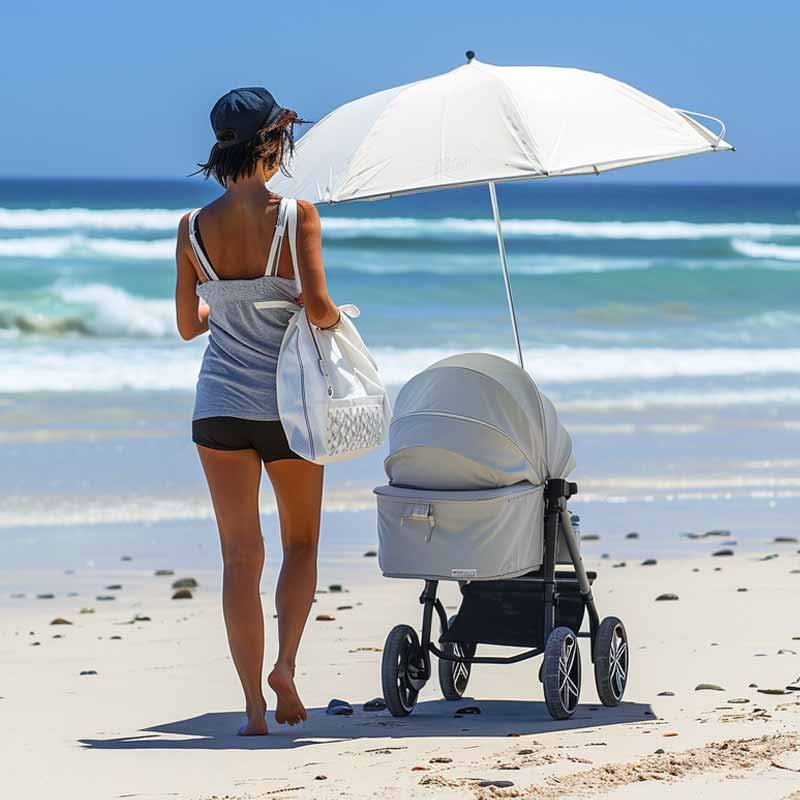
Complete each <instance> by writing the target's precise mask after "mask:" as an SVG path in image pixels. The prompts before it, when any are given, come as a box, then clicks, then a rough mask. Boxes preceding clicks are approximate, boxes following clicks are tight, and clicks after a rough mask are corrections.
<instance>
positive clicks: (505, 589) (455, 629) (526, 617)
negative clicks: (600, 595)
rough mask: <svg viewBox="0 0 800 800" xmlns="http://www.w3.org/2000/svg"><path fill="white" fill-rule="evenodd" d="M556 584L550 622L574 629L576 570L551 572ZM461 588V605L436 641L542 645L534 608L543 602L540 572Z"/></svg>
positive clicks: (578, 604) (578, 602)
mask: <svg viewBox="0 0 800 800" xmlns="http://www.w3.org/2000/svg"><path fill="white" fill-rule="evenodd" d="M587 577H588V578H589V581H590V583H592V582H594V578H595V573H593V572H589V573H587ZM526 578H527V579H526ZM556 585H557V586H558V596H557V598H556V603H555V627H557V628H558V627H561V626H565V627H567V628H571V629H572V630H573V631H579V630H580V628H581V624H582V623H583V615H584V605H583V598H582V597H581V595H580V592H579V591H578V583H577V581H576V580H575V576H574V575H568V576H564V575H563V574H559V573H556ZM461 594H462V601H461V608H460V609H459V611H458V614H457V615H456V616H455V617H453V618H452V619H451V620H450V624H449V626H448V628H447V630H446V631H445V632H444V633H443V634H442V635H441V636H440V637H439V641H440V642H463V643H465V644H478V643H481V644H497V645H506V646H509V647H539V648H541V647H542V646H543V644H544V640H545V635H544V618H543V615H542V614H536V613H534V612H533V609H536V608H539V607H541V606H542V605H543V604H544V584H543V583H542V581H541V578H539V579H537V578H536V577H533V576H531V577H528V576H523V577H521V578H517V579H515V580H507V581H475V582H474V583H468V584H466V585H464V586H463V587H462V589H461Z"/></svg>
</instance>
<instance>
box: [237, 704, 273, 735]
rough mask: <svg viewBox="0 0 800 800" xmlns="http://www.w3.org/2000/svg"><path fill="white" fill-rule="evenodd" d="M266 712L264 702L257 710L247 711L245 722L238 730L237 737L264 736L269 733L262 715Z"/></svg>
mask: <svg viewBox="0 0 800 800" xmlns="http://www.w3.org/2000/svg"><path fill="white" fill-rule="evenodd" d="M266 712H267V704H266V702H264V704H263V705H262V706H260V707H259V708H257V709H252V710H251V709H249V708H248V709H247V712H246V713H247V722H245V724H244V725H242V727H241V728H239V731H238V733H239V736H266V735H267V734H268V733H269V729H268V728H267V721H266V719H264V714H266Z"/></svg>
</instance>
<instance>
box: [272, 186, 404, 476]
mask: <svg viewBox="0 0 800 800" xmlns="http://www.w3.org/2000/svg"><path fill="white" fill-rule="evenodd" d="M284 202H285V204H286V214H287V227H288V234H289V248H290V250H291V254H292V266H293V269H294V275H295V281H296V282H297V290H298V293H300V292H302V284H301V282H300V272H299V270H298V267H297V201H296V200H291V199H289V200H285V201H284ZM339 311H340V313H341V321H340V323H339V324H338V325H337V326H336V328H335V329H330V330H324V329H321V328H318V327H317V326H316V325H314V324H313V323H312V322H311V321H310V320H309V319H308V316H307V315H306V312H305V309H304V308H299V309H298V310H297V311H296V313H295V314H294V316H293V317H292V319H291V320H290V321H289V326H288V327H287V329H286V333H285V334H284V336H283V341H282V342H281V350H280V355H279V356H278V371H277V389H278V413H279V415H280V418H281V423H282V424H283V428H284V431H285V432H286V438H287V440H288V442H289V447H290V448H291V449H292V450H294V452H295V453H297V454H298V455H300V456H302V457H303V458H305V459H307V460H309V461H313V462H315V463H317V464H330V463H332V462H335V461H346V460H347V459H350V458H356V457H357V456H360V455H363V454H364V453H367V452H369V451H370V450H373V449H374V448H376V447H379V446H380V445H381V444H383V442H384V440H385V438H386V434H387V432H388V430H389V422H390V421H391V416H392V409H391V405H390V404H389V398H388V397H387V395H386V389H385V388H384V386H383V382H382V381H381V378H380V375H379V374H378V366H377V364H376V363H375V360H374V359H373V358H372V355H371V354H370V352H369V350H367V346H366V345H365V344H364V342H363V340H362V339H361V336H359V334H358V331H357V330H356V326H355V325H354V324H353V322H352V320H353V319H354V318H355V317H357V316H358V315H359V313H360V312H359V310H358V308H356V306H353V305H344V306H340V307H339Z"/></svg>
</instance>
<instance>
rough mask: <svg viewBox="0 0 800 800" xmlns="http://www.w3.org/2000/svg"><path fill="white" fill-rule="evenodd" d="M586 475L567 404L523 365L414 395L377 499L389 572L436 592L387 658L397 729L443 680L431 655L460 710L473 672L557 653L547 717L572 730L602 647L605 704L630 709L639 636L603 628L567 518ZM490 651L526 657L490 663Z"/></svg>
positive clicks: (492, 364) (451, 363) (417, 380)
mask: <svg viewBox="0 0 800 800" xmlns="http://www.w3.org/2000/svg"><path fill="white" fill-rule="evenodd" d="M573 467H574V460H573V457H572V442H571V440H570V437H569V434H568V433H567V432H566V430H565V429H564V428H563V426H562V425H561V424H560V422H559V420H558V414H557V413H556V410H555V408H554V406H553V404H552V403H551V402H550V401H549V400H548V399H547V398H546V397H545V396H544V395H543V394H542V393H541V392H539V390H538V389H537V388H536V385H535V384H534V382H533V381H532V380H531V378H530V377H529V376H528V374H527V373H526V372H525V371H524V370H522V369H521V368H520V367H518V366H517V365H515V364H513V363H511V362H510V361H506V360H505V359H502V358H498V357H496V356H490V355H486V354H482V353H467V354H464V355H458V356H453V357H451V358H447V359H445V360H443V361H439V362H438V363H436V364H434V365H433V366H431V367H429V368H428V369H426V370H424V371H423V372H421V373H420V374H419V375H417V376H416V377H414V378H412V379H411V380H410V381H409V382H408V383H407V384H406V385H405V386H404V387H403V389H402V390H401V391H400V394H399V396H398V398H397V402H396V404H395V413H394V419H393V422H392V425H391V429H390V435H389V455H388V457H387V459H386V462H385V469H386V474H387V476H388V478H389V485H388V486H381V487H378V488H377V489H375V494H376V495H377V498H378V534H379V542H380V551H379V561H380V567H381V570H382V571H383V574H384V575H385V576H387V577H390V578H418V579H422V580H424V581H425V588H424V590H423V592H422V595H421V597H420V602H421V604H422V606H423V614H422V635H421V637H420V636H418V635H417V632H416V630H415V629H414V628H412V627H411V626H409V625H397V626H395V627H394V628H393V629H392V631H391V632H390V633H389V636H388V638H387V640H386V644H385V646H384V650H383V663H382V684H383V696H384V698H385V700H386V703H387V706H388V708H389V710H390V711H391V713H392V714H393V715H394V716H396V717H400V716H406V715H408V714H410V713H411V712H412V711H413V709H414V706H415V705H416V701H417V697H418V695H419V692H420V690H421V689H422V687H423V686H424V685H425V684H426V682H427V681H428V680H429V679H430V677H431V653H433V654H434V655H435V656H437V657H438V667H439V669H438V671H439V684H440V686H441V690H442V693H443V694H444V697H445V698H447V699H448V700H456V699H459V698H460V697H462V695H463V694H464V692H465V691H466V688H467V684H468V681H469V677H470V671H471V668H472V665H473V664H511V663H515V662H517V661H523V660H525V659H528V658H533V657H534V656H537V655H542V654H543V655H544V659H543V662H542V665H541V668H540V670H539V679H540V681H541V682H542V684H543V687H544V699H545V703H546V705H547V709H548V711H549V712H550V714H551V715H552V716H553V717H554V718H555V719H567V718H568V717H570V716H572V714H573V713H574V712H575V709H576V708H577V705H578V701H579V697H580V690H581V659H580V652H579V648H578V639H579V638H581V637H588V638H589V639H590V641H591V658H592V662H593V664H594V673H595V682H596V685H597V692H598V694H599V696H600V700H601V701H602V702H603V703H604V704H605V705H607V706H616V705H618V704H619V703H620V702H621V700H622V696H623V694H624V692H625V685H626V682H627V678H628V662H629V648H628V640H627V634H626V632H625V626H624V625H623V624H622V621H621V620H619V619H618V618H616V617H606V618H605V619H603V620H602V622H601V621H600V618H599V616H598V613H597V610H596V608H595V604H594V599H593V597H592V589H591V586H592V583H593V581H594V579H595V577H596V575H595V573H592V572H587V571H586V570H585V569H584V566H583V562H582V560H581V555H580V549H579V540H578V537H577V536H576V534H575V532H574V531H573V527H572V523H571V519H570V514H569V512H568V510H567V501H568V500H569V498H570V497H571V496H572V495H574V494H576V493H577V491H578V487H577V485H576V484H574V483H570V482H569V481H567V476H568V475H569V473H570V472H571V470H572V469H573ZM557 565H565V566H566V567H567V568H564V569H558V568H557ZM442 580H450V581H458V583H459V586H460V589H461V605H460V608H459V610H458V613H457V614H455V615H454V616H452V617H450V618H449V619H448V617H447V614H446V613H445V610H444V606H443V605H442V603H441V600H439V599H438V598H437V596H436V594H437V588H438V584H439V581H442ZM434 610H435V611H436V614H437V617H438V620H439V624H440V628H441V635H440V636H439V637H438V644H436V643H434V641H433V640H432V623H433V612H434ZM584 613H587V614H588V618H589V630H588V631H587V632H583V631H581V625H582V622H583V618H584ZM479 644H481V645H505V646H513V647H523V648H526V650H525V651H524V652H521V653H518V654H516V655H511V656H478V655H476V651H477V647H478V645H479Z"/></svg>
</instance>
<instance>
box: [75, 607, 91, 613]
mask: <svg viewBox="0 0 800 800" xmlns="http://www.w3.org/2000/svg"><path fill="white" fill-rule="evenodd" d="M78 613H80V614H94V609H93V608H82V609H81V610H80V612H78Z"/></svg>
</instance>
